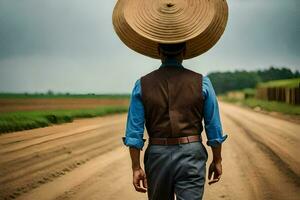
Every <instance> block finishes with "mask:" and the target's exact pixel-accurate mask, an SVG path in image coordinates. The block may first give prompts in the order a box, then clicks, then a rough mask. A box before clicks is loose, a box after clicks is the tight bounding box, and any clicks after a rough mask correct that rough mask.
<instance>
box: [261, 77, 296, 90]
mask: <svg viewBox="0 0 300 200" xmlns="http://www.w3.org/2000/svg"><path fill="white" fill-rule="evenodd" d="M299 85H300V78H295V79H285V80H277V81H269V82H264V83H260V84H258V87H285V88H296V87H299Z"/></svg>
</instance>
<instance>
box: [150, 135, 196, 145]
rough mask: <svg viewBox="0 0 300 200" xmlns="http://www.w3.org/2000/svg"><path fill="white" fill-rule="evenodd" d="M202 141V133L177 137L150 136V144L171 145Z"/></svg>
mask: <svg viewBox="0 0 300 200" xmlns="http://www.w3.org/2000/svg"><path fill="white" fill-rule="evenodd" d="M198 141H202V138H201V135H190V136H185V137H177V138H151V137H150V138H149V144H159V145H169V144H185V143H190V142H198Z"/></svg>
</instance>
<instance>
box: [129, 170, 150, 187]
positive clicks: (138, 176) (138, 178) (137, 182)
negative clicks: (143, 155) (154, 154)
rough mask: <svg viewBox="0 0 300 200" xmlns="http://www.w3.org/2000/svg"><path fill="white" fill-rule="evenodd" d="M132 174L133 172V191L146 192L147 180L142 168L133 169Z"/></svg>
mask: <svg viewBox="0 0 300 200" xmlns="http://www.w3.org/2000/svg"><path fill="white" fill-rule="evenodd" d="M132 172H133V186H134V188H135V190H136V191H137V192H142V193H145V192H147V179H146V174H145V172H144V170H143V169H142V168H137V169H133V171H132ZM141 182H142V184H141ZM142 185H143V186H142Z"/></svg>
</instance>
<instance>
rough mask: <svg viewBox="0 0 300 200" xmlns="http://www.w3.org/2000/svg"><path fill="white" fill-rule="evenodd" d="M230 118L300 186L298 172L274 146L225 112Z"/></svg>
mask: <svg viewBox="0 0 300 200" xmlns="http://www.w3.org/2000/svg"><path fill="white" fill-rule="evenodd" d="M225 115H226V116H227V117H228V118H230V119H231V120H232V121H233V122H234V123H236V124H237V125H238V126H240V127H241V128H242V129H243V131H244V133H246V134H247V136H248V138H249V139H250V140H252V141H253V142H255V143H256V144H258V147H259V148H260V149H261V150H262V151H264V152H265V154H266V155H268V156H269V158H270V159H271V160H273V161H274V164H275V165H276V166H277V168H278V169H279V170H281V171H282V172H283V173H285V174H286V175H288V177H289V178H290V179H291V180H293V182H295V184H296V185H297V186H298V187H300V176H298V174H297V173H295V172H294V171H293V170H292V169H291V167H290V166H289V164H288V163H286V162H285V161H284V160H283V159H281V157H280V156H279V155H277V154H276V152H274V151H273V149H272V148H270V147H269V146H267V145H266V144H265V143H263V142H261V140H260V139H259V138H257V137H256V133H255V132H253V131H252V130H250V129H248V128H246V127H245V126H243V124H242V123H241V122H240V121H238V120H236V119H235V118H233V117H231V116H229V115H227V114H225Z"/></svg>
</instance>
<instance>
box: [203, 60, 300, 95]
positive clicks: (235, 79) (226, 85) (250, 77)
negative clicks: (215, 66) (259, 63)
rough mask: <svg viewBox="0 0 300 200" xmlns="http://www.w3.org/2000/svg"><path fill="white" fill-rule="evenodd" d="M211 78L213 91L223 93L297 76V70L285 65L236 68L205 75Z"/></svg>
mask: <svg viewBox="0 0 300 200" xmlns="http://www.w3.org/2000/svg"><path fill="white" fill-rule="evenodd" d="M207 76H208V77H209V79H210V80H211V82H212V84H213V86H214V89H215V92H216V93H217V94H224V93H226V92H228V91H232V90H241V89H245V88H255V87H256V85H257V84H258V83H260V82H266V81H272V80H282V79H290V78H299V77H300V73H299V71H295V72H293V71H292V70H290V69H289V68H286V67H281V68H279V67H273V66H271V67H270V68H269V69H265V70H255V71H245V70H241V71H239V70H236V71H234V72H229V71H228V72H212V73H209V74H208V75H207Z"/></svg>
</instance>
